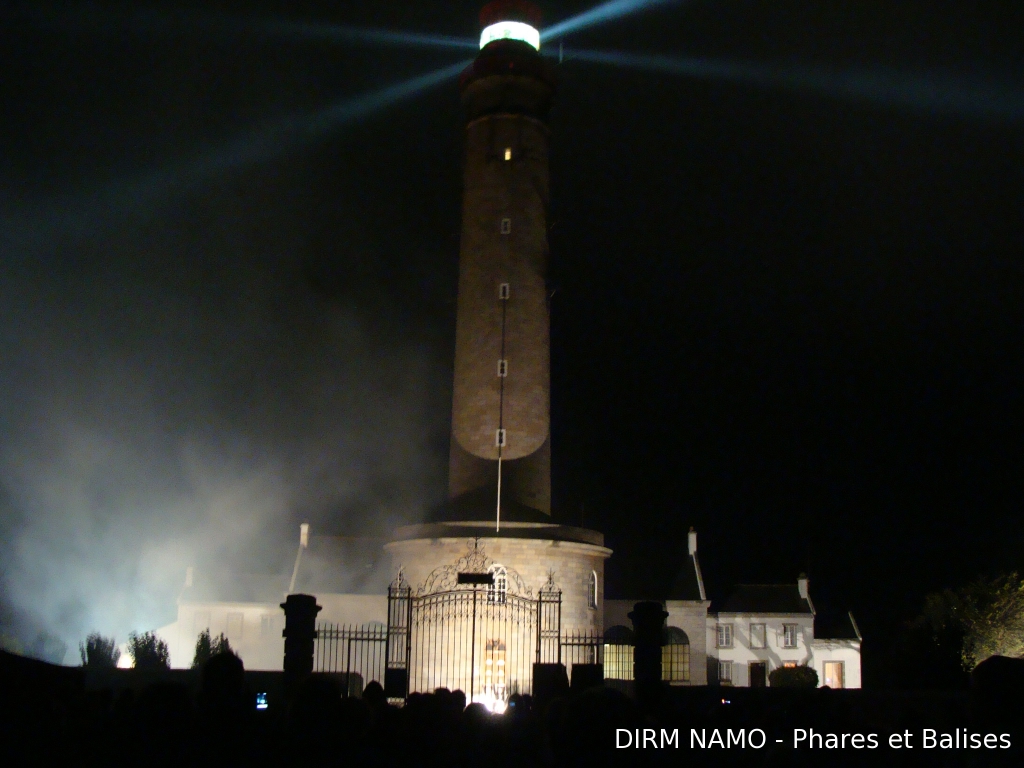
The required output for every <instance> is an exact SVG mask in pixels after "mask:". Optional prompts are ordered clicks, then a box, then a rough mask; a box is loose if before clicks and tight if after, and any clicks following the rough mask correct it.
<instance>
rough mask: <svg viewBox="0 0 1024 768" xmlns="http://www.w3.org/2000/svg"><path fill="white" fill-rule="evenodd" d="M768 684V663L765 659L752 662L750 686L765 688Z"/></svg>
mask: <svg viewBox="0 0 1024 768" xmlns="http://www.w3.org/2000/svg"><path fill="white" fill-rule="evenodd" d="M767 684H768V665H767V664H766V663H765V662H763V661H752V662H750V687H751V688H764V687H765V686H766V685H767Z"/></svg>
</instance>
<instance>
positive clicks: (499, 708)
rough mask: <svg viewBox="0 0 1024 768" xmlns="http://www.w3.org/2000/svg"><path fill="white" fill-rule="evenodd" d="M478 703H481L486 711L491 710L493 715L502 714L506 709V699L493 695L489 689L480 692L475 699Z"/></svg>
mask: <svg viewBox="0 0 1024 768" xmlns="http://www.w3.org/2000/svg"><path fill="white" fill-rule="evenodd" d="M475 700H476V701H477V702H478V703H479V704H483V705H484V706H485V707H486V708H487V711H488V712H492V713H494V714H495V715H501V714H504V712H505V710H506V709H508V701H506V700H505V699H502V698H499V697H498V696H495V695H494V694H493V693H491V692H490V691H487V692H485V693H482V694H481V695H479V696H477V697H476V699H475Z"/></svg>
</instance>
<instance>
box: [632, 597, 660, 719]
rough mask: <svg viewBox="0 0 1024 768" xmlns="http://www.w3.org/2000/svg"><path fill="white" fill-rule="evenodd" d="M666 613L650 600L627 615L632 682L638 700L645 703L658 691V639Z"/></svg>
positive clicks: (638, 605)
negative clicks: (630, 634) (630, 641)
mask: <svg viewBox="0 0 1024 768" xmlns="http://www.w3.org/2000/svg"><path fill="white" fill-rule="evenodd" d="M666 618H668V612H666V611H665V609H664V608H663V607H662V605H661V603H658V602H654V601H651V600H647V601H644V602H642V603H637V604H636V605H634V606H633V610H632V611H630V612H629V620H630V621H632V622H633V642H634V647H633V680H634V685H635V686H636V693H637V698H639V699H646V700H648V701H651V700H653V699H654V698H656V697H657V694H658V691H659V690H660V688H661V639H662V632H663V630H664V626H665V619H666Z"/></svg>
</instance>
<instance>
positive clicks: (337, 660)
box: [313, 624, 388, 696]
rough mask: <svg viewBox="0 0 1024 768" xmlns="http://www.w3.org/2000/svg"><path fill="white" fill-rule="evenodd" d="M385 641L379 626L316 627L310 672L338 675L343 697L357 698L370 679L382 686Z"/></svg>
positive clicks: (383, 632)
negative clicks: (340, 679) (311, 670)
mask: <svg viewBox="0 0 1024 768" xmlns="http://www.w3.org/2000/svg"><path fill="white" fill-rule="evenodd" d="M387 641H388V628H387V627H385V626H383V625H378V624H365V625H362V626H356V625H348V624H320V625H318V626H317V636H316V643H315V647H314V653H313V671H314V672H326V673H332V674H336V675H339V676H341V678H342V690H343V691H344V694H345V695H346V696H360V695H362V693H363V689H364V688H365V687H366V684H367V683H369V682H370V681H371V680H376V681H377V682H379V683H380V684H381V685H383V684H384V668H385V657H386V649H387Z"/></svg>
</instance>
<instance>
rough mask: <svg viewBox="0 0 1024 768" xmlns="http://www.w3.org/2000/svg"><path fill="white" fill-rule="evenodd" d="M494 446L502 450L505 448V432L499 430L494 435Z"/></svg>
mask: <svg viewBox="0 0 1024 768" xmlns="http://www.w3.org/2000/svg"><path fill="white" fill-rule="evenodd" d="M494 444H495V445H496V446H498V447H499V448H504V447H505V430H504V429H499V430H498V431H497V432H495V434H494Z"/></svg>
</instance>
